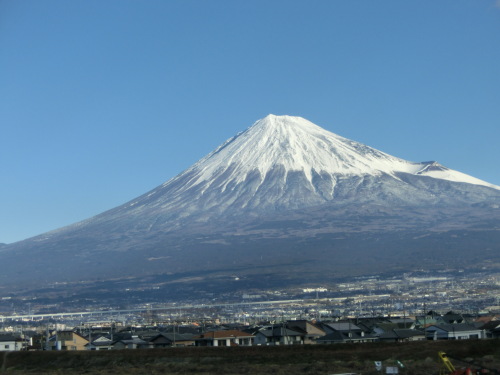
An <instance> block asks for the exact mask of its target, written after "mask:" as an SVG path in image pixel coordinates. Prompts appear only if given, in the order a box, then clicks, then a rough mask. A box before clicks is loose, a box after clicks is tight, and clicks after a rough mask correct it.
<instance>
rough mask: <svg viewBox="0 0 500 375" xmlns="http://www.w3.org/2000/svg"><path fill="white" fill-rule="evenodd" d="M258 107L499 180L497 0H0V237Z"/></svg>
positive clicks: (218, 139)
mask: <svg viewBox="0 0 500 375" xmlns="http://www.w3.org/2000/svg"><path fill="white" fill-rule="evenodd" d="M269 113H273V114H289V115H297V116H302V117H305V118H307V119H308V120H310V121H312V122H314V123H316V124H318V125H320V126H322V127H324V128H326V129H328V130H330V131H332V132H334V133H336V134H339V135H342V136H344V137H347V138H351V139H353V140H356V141H359V142H363V143H365V144H368V145H370V146H372V147H375V148H377V149H379V150H382V151H384V152H387V153H389V154H392V155H394V156H398V157H401V158H404V159H407V160H412V161H428V160H437V161H439V162H440V163H441V164H444V165H446V166H448V167H450V168H453V169H456V170H459V171H461V172H464V173H467V174H471V175H473V176H475V177H477V178H480V179H483V180H486V181H488V182H491V183H494V184H497V185H500V168H499V165H500V147H499V140H500V126H499V125H500V1H496V0H440V1H435V0H418V1H417V0H409V1H401V0H381V1H373V0H343V1H340V0H324V1H322V0H314V1H306V0H303V1H294V0H271V1H269V0H266V1H258V0H252V1H235V0H226V1H221V0H212V1H205V0H196V1H195V0H170V1H168V0H162V1H154V0H148V1H137V0H130V1H129V0H106V1H100V0H99V1H98V0H72V1H67V0H60V1H56V0H43V1H40V0H23V1H16V0H0V124H1V125H0V126H1V133H0V134H1V147H0V161H1V170H0V242H5V243H10V242H14V241H17V240H21V239H24V238H27V237H30V236H33V235H37V234H41V233H43V232H46V231H49V230H52V229H56V228H59V227H62V226H65V225H68V224H71V223H73V222H76V221H79V220H83V219H86V218H88V217H91V216H93V215H96V214H98V213H100V212H103V211H105V210H107V209H110V208H113V207H115V206H117V205H119V204H121V203H124V202H126V201H128V200H130V199H132V198H134V197H136V196H138V195H140V194H142V193H145V192H146V191H148V190H150V189H152V188H154V187H155V186H157V185H159V184H161V183H163V182H165V181H166V180H168V179H170V178H172V177H174V176H175V175H176V174H178V173H180V172H181V171H182V170H184V169H185V168H187V167H189V166H190V165H191V164H193V163H194V162H196V161H197V160H198V159H200V158H201V157H202V156H204V155H205V154H207V153H208V152H210V151H211V150H212V149H214V148H215V147H216V146H217V145H219V144H220V143H222V142H223V141H225V140H226V139H227V138H229V137H231V136H233V135H235V134H236V133H237V132H239V131H241V130H244V129H246V128H247V127H248V126H250V125H251V124H252V123H253V122H255V121H256V120H258V119H260V118H262V117H264V116H266V115H267V114H269Z"/></svg>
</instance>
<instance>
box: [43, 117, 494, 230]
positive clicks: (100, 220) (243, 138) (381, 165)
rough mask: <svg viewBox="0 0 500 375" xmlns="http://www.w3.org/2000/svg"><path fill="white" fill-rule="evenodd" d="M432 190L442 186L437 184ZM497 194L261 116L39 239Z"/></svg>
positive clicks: (472, 200)
mask: <svg viewBox="0 0 500 375" xmlns="http://www.w3.org/2000/svg"><path fill="white" fill-rule="evenodd" d="M439 181H444V182H445V184H444V185H446V186H444V185H443V184H442V183H438V185H439V186H438V185H436V183H437V182H439ZM457 182H460V183H462V184H456V183H457ZM463 183H465V184H463ZM450 184H451V185H450ZM472 186H480V187H481V188H480V189H476V188H473V187H472ZM485 188H493V189H494V190H493V191H489V192H486V191H485V190H484V189H485ZM488 190H490V189H488ZM498 190H500V188H499V187H497V186H494V185H491V184H488V183H487V182H484V181H481V180H479V179H476V178H474V177H471V176H468V175H466V174H463V173H460V172H457V171H454V170H451V169H448V168H446V167H443V166H441V165H440V164H438V163H436V162H423V163H414V162H410V161H406V160H403V159H400V158H397V157H394V156H391V155H388V154H386V153H384V152H381V151H379V150H376V149H374V148H371V147H368V146H366V145H364V144H361V143H358V142H355V141H352V140H349V139H347V138H343V137H341V136H338V135H336V134H333V133H331V132H329V131H326V130H325V129H322V128H321V127H319V126H317V125H315V124H313V123H311V122H310V121H308V120H305V119H303V118H301V117H293V116H275V115H268V116H266V117H265V118H263V119H261V120H259V121H257V122H255V123H254V124H253V125H252V126H251V127H249V128H248V129H247V130H245V131H243V132H241V133H239V134H237V135H236V136H234V137H233V138H230V139H229V140H227V141H226V142H225V143H223V144H222V145H220V146H219V147H218V148H217V149H215V150H214V151H213V152H211V153H210V154H208V155H207V156H205V157H204V158H202V159H201V160H199V161H198V162H197V163H195V164H194V165H193V166H191V167H190V168H188V169H187V170H185V171H184V172H182V173H181V174H179V175H178V176H176V177H174V178H172V179H170V180H169V181H167V182H165V183H164V184H163V185H161V186H159V187H157V188H155V189H153V190H152V191H150V192H147V193H146V194H144V195H142V196H140V197H138V198H136V199H134V200H132V201H130V202H128V203H125V204H123V205H121V206H119V207H116V208H115V209H112V210H110V211H107V212H104V213H102V214H100V215H97V216H95V217H93V218H90V219H88V220H85V221H83V222H80V223H77V224H74V225H71V226H69V227H66V228H62V229H61V230H56V231H53V232H50V233H49V234H46V236H43V238H47V235H48V236H49V237H50V236H52V235H55V234H57V233H61V232H66V231H68V230H69V231H72V230H78V229H79V228H81V227H83V226H85V225H87V224H95V225H97V226H98V227H99V230H109V229H104V226H103V224H104V223H107V224H106V225H110V226H112V227H113V228H114V229H113V230H118V229H117V228H121V229H120V230H123V231H130V230H132V231H134V232H135V231H137V232H147V233H154V232H155V231H158V230H159V231H165V232H171V231H175V230H178V229H179V228H182V227H184V226H185V225H188V224H193V223H206V222H209V221H212V220H213V219H220V220H229V218H231V217H233V218H235V217H240V218H241V217H255V216H260V215H269V214H273V213H276V212H287V211H289V210H297V209H304V208H308V207H317V206H320V205H323V204H326V203H328V204H331V203H333V204H349V203H350V202H351V203H352V202H354V203H360V202H366V203H370V204H378V205H384V206H388V205H390V206H405V205H406V206H408V205H409V206H419V205H422V204H427V205H435V204H447V205H449V204H452V205H461V204H476V203H482V202H484V201H487V200H488V198H487V196H494V197H497V196H498ZM494 199H497V198H494Z"/></svg>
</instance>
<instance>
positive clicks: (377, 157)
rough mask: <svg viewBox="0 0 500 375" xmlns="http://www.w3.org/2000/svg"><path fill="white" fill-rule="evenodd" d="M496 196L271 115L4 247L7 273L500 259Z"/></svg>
mask: <svg viewBox="0 0 500 375" xmlns="http://www.w3.org/2000/svg"><path fill="white" fill-rule="evenodd" d="M498 207H500V188H499V187H497V186H494V185H491V184H488V183H486V182H484V181H481V180H478V179H476V178H474V177H471V176H468V175H465V174H463V173H460V172H457V171H454V170H451V169H449V168H446V167H444V166H442V165H440V164H439V163H437V162H422V163H415V162H410V161H406V160H403V159H400V158H397V157H394V156H391V155H388V154H386V153H384V152H382V151H378V150H376V149H374V148H371V147H368V146H366V145H364V144H361V143H358V142H355V141H352V140H349V139H346V138H343V137H341V136H338V135H336V134H333V133H331V132H328V131H326V130H324V129H322V128H320V127H319V126H317V125H314V124H313V123H311V122H309V121H307V120H305V119H303V118H300V117H292V116H275V115H269V116H267V117H265V118H263V119H261V120H259V121H257V122H255V123H254V124H253V125H252V126H251V127H249V128H248V129H247V130H245V131H243V132H241V133H239V134H238V135H236V136H234V137H233V138H231V139H229V140H227V141H226V142H225V143H223V144H222V145H221V146H219V147H218V148H217V149H216V150H214V151H213V152H211V153H210V154H208V155H207V156H206V157H204V158H202V159H201V160H199V161H198V162H197V163H195V164H194V165H193V166H192V167H190V168H188V169H187V170H186V171H184V172H182V173H181V174H179V175H178V176H176V177H174V178H172V179H170V180H169V181H167V182H165V183H164V184H162V185H161V186H158V187H157V188H155V189H153V190H151V191H150V192H147V193H146V194H144V195H142V196H140V197H138V198H136V199H133V200H132V201H130V202H128V203H125V204H123V205H121V206H119V207H116V208H114V209H112V210H109V211H107V212H104V213H102V214H100V215H97V216H95V217H93V218H90V219H88V220H85V221H82V222H80V223H77V224H73V225H69V226H67V227H65V228H62V229H58V230H54V231H52V232H49V233H45V234H42V235H40V236H37V237H33V238H31V239H28V240H25V241H21V242H18V243H15V244H11V245H7V246H5V247H2V249H1V251H0V264H2V265H6V266H5V267H4V271H5V272H3V273H2V274H1V275H0V282H1V283H2V285H7V283H11V285H12V284H15V283H20V282H21V281H22V282H24V281H26V275H29V278H31V279H32V281H35V282H40V284H43V285H46V283H47V281H61V280H85V279H87V278H95V279H109V278H123V277H127V278H128V277H129V276H131V275H132V276H137V277H143V276H145V275H156V276H157V277H158V278H157V280H164V283H160V282H159V284H158V285H164V286H165V288H170V289H176V288H177V286H179V285H181V284H183V283H186V284H189V283H190V282H199V283H200V284H199V285H198V286H196V288H205V287H207V286H208V285H212V284H210V283H207V284H206V285H205V282H204V280H205V278H210V277H213V278H212V279H211V280H212V281H214V280H215V281H214V282H216V283H222V284H223V286H224V288H225V287H226V286H227V285H226V280H227V279H225V278H224V277H227V275H233V274H236V273H237V274H238V275H241V274H242V273H243V272H244V273H245V275H246V276H245V277H247V279H246V281H245V283H246V284H245V285H254V284H252V283H257V284H258V283H261V284H260V285H261V286H262V287H269V286H270V285H271V284H272V283H271V284H269V280H274V279H275V280H277V282H278V283H280V285H285V284H287V283H290V282H291V280H293V278H295V277H296V278H297V280H299V281H300V282H303V280H307V282H309V281H310V280H311V278H314V277H317V279H318V280H321V282H323V281H324V280H325V277H327V275H334V274H335V273H337V274H341V273H342V272H344V274H345V275H352V270H356V271H359V269H360V265H361V266H363V265H364V266H363V267H365V269H367V270H369V272H373V271H372V270H373V269H382V268H384V269H388V267H389V265H393V267H394V269H397V270H401V269H404V268H405V267H406V268H410V269H411V267H413V266H414V265H415V264H418V265H419V267H421V266H422V264H430V265H436V266H437V267H439V265H440V264H446V266H447V267H448V265H449V262H450V259H459V260H461V259H462V260H461V261H462V262H464V261H465V262H466V263H467V262H468V260H470V261H475V262H476V258H477V259H479V258H478V257H477V255H476V254H484V257H489V258H488V259H490V258H491V259H493V260H492V261H491V264H495V263H498V262H499V261H500V260H498V255H497V254H500V252H499V251H498V243H500V242H499V239H500V231H499V228H498V223H499V222H500V220H499V217H500V209H499V208H498ZM443 233H444V234H443ZM460 249H462V250H461V253H460V256H457V255H456V254H457V251H459V250H460ZM472 255H473V257H472ZM27 257H29V258H30V259H31V260H32V261H31V262H29V265H32V266H30V267H31V268H29V269H28V268H27V264H26V262H25V259H26V258H27ZM471 257H472V258H471ZM495 257H496V258H495ZM467 259H468V260H467ZM377 262H378V265H379V266H380V267H378V268H377ZM467 264H468V263H467ZM82 265H85V267H82ZM480 266H482V265H480ZM361 268H362V267H361ZM89 269H91V270H92V272H91V274H89V273H88V270H89ZM20 270H22V272H21V271H20ZM291 270H293V271H291ZM209 274H211V275H212V276H208V275H209ZM262 275H264V277H262ZM191 276H193V277H191ZM233 279H234V277H233V278H232V280H233ZM144 280H146V281H145V282H146V283H150V281H149V280H150V279H149V278H146V279H144ZM189 280H190V281H189ZM196 280H199V281H196ZM249 280H253V281H249ZM297 280H296V281H297ZM172 282H175V283H176V284H175V285H176V287H175V288H171V284H169V283H172ZM202 284H203V285H202ZM240 284H242V283H240ZM19 285H20V284H19ZM79 285H80V284H79ZM189 285H191V284H189ZM200 285H201V286H200ZM242 285H243V284H242ZM122 287H123V285H121V284H120V288H122ZM149 287H150V285H149ZM189 288H191V286H190V287H189ZM193 288H194V287H193ZM145 290H146V289H145ZM165 290H166V289H165ZM187 290H189V293H191V290H193V289H187ZM162 293H163V292H162Z"/></svg>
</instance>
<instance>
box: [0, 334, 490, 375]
mask: <svg viewBox="0 0 500 375" xmlns="http://www.w3.org/2000/svg"><path fill="white" fill-rule="evenodd" d="M438 351H445V352H446V353H447V354H448V355H449V356H450V357H453V358H451V361H452V362H453V364H454V365H455V367H456V368H460V367H463V366H465V365H466V364H465V363H462V362H459V361H458V360H455V359H454V358H458V359H462V360H466V361H469V362H473V363H474V364H477V365H478V366H482V367H486V368H491V369H500V340H479V341H470V340H467V341H437V342H434V341H425V342H415V343H401V344H381V343H372V344H339V345H309V346H291V347H227V348H170V349H144V350H116V351H92V352H89V351H84V352H12V353H9V354H8V355H5V354H4V353H0V363H1V367H0V369H1V370H0V373H2V374H16V375H19V374H64V375H73V374H100V375H111V374H120V375H121V374H123V375H129V374H130V375H131V374H141V375H146V374H154V375H156V374H158V375H159V374H203V375H209V374H210V375H212V374H213V375H216V374H217V375H219V374H236V375H238V374H264V375H266V374H283V375H285V374H286V375H295V374H336V373H346V372H351V373H352V372H355V373H359V374H367V375H369V374H373V375H375V374H380V375H381V374H383V373H385V371H384V372H383V373H381V372H378V371H376V369H375V366H374V361H383V365H384V366H395V365H396V364H397V363H396V361H400V362H401V363H402V364H403V365H404V366H405V367H404V368H400V369H399V373H400V374H403V375H404V374H408V375H410V374H414V375H424V374H425V375H431V374H438V373H439V370H440V368H441V367H442V364H441V362H440V361H439V358H438V355H437V353H438Z"/></svg>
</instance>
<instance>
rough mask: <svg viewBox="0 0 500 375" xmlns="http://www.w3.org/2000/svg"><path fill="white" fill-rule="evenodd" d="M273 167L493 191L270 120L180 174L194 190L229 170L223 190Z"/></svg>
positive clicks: (301, 124)
mask: <svg viewBox="0 0 500 375" xmlns="http://www.w3.org/2000/svg"><path fill="white" fill-rule="evenodd" d="M277 166H282V167H283V168H284V170H285V171H301V172H303V173H304V174H305V176H306V178H307V181H309V182H311V183H312V180H313V174H314V172H316V173H317V174H322V173H327V174H330V175H333V174H338V175H375V176H377V175H380V174H382V173H387V174H390V175H394V174H395V173H397V172H404V173H411V174H419V175H425V176H429V177H434V178H440V179H445V180H449V181H455V182H466V183H472V184H476V185H483V186H488V187H494V188H498V187H496V186H494V185H491V184H489V183H487V182H484V181H481V180H479V179H476V178H474V177H471V176H468V175H465V174H463V173H460V172H456V171H453V170H450V169H448V168H446V167H442V166H439V164H437V163H435V162H430V163H413V162H409V161H406V160H403V159H400V158H397V157H394V156H391V155H388V154H386V153H384V152H381V151H378V150H376V149H374V148H371V147H368V146H366V145H363V144H361V143H358V142H355V141H351V140H349V139H347V138H344V137H341V136H338V135H336V134H334V133H331V132H329V131H327V130H325V129H323V128H321V127H319V126H317V125H315V124H313V123H312V122H310V121H308V120H306V119H304V118H301V117H294V116H275V115H272V114H271V115H268V116H266V117H265V118H263V119H261V120H259V121H257V122H255V123H254V125H253V126H251V127H250V128H248V129H247V130H246V131H244V132H242V133H240V134H238V135H236V136H235V137H233V138H231V139H229V140H227V141H226V142H225V143H223V144H222V145H221V146H219V147H218V148H217V149H216V150H215V151H213V152H212V153H210V154H209V155H207V156H206V157H204V158H203V159H201V160H200V161H198V162H197V163H196V164H195V165H193V166H192V167H191V168H190V169H188V170H187V171H186V172H185V173H190V172H196V178H193V179H192V180H191V181H190V184H191V185H197V184H200V183H202V182H205V181H210V180H211V179H212V178H213V176H214V175H217V174H218V173H219V172H220V171H221V170H224V169H225V170H228V169H229V168H231V172H230V174H228V175H226V182H227V183H226V185H225V186H223V187H222V189H223V190H224V189H225V187H226V186H227V185H228V184H229V181H232V182H235V183H237V184H238V183H241V182H243V181H245V180H246V179H247V176H248V175H249V174H251V173H255V171H258V172H259V175H260V179H261V182H262V181H263V180H264V178H265V176H266V175H267V174H268V173H270V171H272V170H273V169H274V168H276V167H277ZM438 166H439V167H438ZM181 176H182V175H181ZM284 178H286V174H285V175H284ZM167 184H168V182H167Z"/></svg>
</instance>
